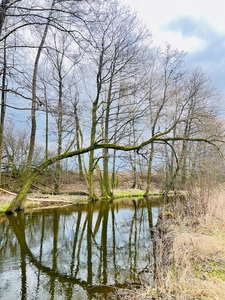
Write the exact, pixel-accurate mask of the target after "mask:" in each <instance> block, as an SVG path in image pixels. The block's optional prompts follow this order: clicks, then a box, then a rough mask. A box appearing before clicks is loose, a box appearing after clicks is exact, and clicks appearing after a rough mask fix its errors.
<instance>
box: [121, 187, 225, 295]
mask: <svg viewBox="0 0 225 300" xmlns="http://www.w3.org/2000/svg"><path fill="white" fill-rule="evenodd" d="M167 210H169V211H170V212H171V214H169V215H170V217H169V218H167V217H166V215H165V218H164V219H163V220H161V221H162V222H160V224H159V226H160V227H159V228H160V230H159V231H158V235H157V237H156V245H157V246H156V251H157V257H158V259H157V261H156V273H155V282H154V284H153V285H152V286H148V285H145V284H144V285H143V286H142V288H141V289H138V290H135V291H132V293H130V292H128V293H127V295H126V297H125V298H124V295H123V296H120V295H118V298H117V299H127V300H128V299H129V300H134V299H138V300H150V299H165V300H172V299H176V300H202V299H215V300H216V299H217V300H224V299H225V189H223V188H221V189H220V190H216V189H212V188H211V189H209V188H207V187H206V186H205V187H202V188H201V189H199V188H198V189H197V188H192V189H190V191H189V195H188V196H187V198H186V199H185V200H183V201H180V200H177V201H175V202H174V203H172V204H170V205H169V206H168V207H167ZM171 215H172V217H171Z"/></svg>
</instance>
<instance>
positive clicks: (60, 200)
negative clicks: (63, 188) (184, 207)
mask: <svg viewBox="0 0 225 300" xmlns="http://www.w3.org/2000/svg"><path fill="white" fill-rule="evenodd" d="M144 193H145V191H144V190H141V189H124V190H122V189H117V190H114V196H115V199H122V198H135V197H137V198H140V197H143V195H144ZM15 196H16V194H15V193H12V192H9V191H6V190H4V189H0V213H4V212H5V211H6V210H7V208H8V207H9V205H10V203H11V202H12V200H13V198H14V197H15ZM151 196H154V197H155V196H162V193H160V191H157V190H155V191H154V192H153V193H152V194H151ZM88 201H89V200H88V194H87V193H86V192H82V193H62V194H59V195H54V194H42V193H30V194H29V195H28V197H27V200H26V203H25V210H30V209H33V210H34V209H35V210H37V209H42V208H48V207H49V208H52V207H57V206H66V205H73V204H76V203H88Z"/></svg>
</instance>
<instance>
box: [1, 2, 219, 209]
mask: <svg viewBox="0 0 225 300" xmlns="http://www.w3.org/2000/svg"><path fill="white" fill-rule="evenodd" d="M0 6H1V7H0V43H1V54H0V64H1V67H0V80H1V89H0V93H1V112H0V113H1V115H0V166H1V172H0V174H1V175H2V176H1V177H4V178H5V176H6V174H7V176H8V178H12V179H13V180H15V178H16V179H17V180H18V181H17V182H18V183H19V192H18V195H17V196H16V198H15V199H14V200H15V201H13V203H12V205H11V207H10V209H9V211H13V210H19V209H22V208H23V206H24V201H25V198H26V195H27V192H28V191H29V189H30V186H31V184H32V183H33V181H34V180H36V178H37V177H38V175H39V174H42V175H43V173H45V174H48V172H49V174H51V176H52V178H53V182H54V186H53V190H54V193H55V194H57V193H60V189H61V186H62V184H61V182H62V176H63V175H65V172H71V171H72V172H75V173H76V174H78V175H79V180H83V181H84V183H85V184H86V187H87V191H88V195H89V198H90V199H91V200H96V199H98V198H99V196H98V195H96V191H95V189H96V186H97V182H98V187H99V189H100V190H101V196H102V197H103V198H104V199H108V198H112V197H113V190H114V189H115V188H116V187H117V186H118V174H120V173H121V172H124V173H127V172H128V173H129V174H132V185H131V187H133V188H135V187H138V186H139V184H140V182H139V180H138V179H139V178H140V174H141V176H143V177H142V178H145V195H146V196H147V195H149V194H150V193H151V191H152V177H153V176H157V178H160V182H161V186H162V187H163V189H164V190H171V189H173V190H174V189H184V188H185V186H186V185H187V184H190V183H191V182H197V181H198V179H199V178H202V177H207V178H209V179H211V180H212V181H219V182H222V181H224V160H223V153H224V149H223V142H224V107H223V95H221V93H220V92H219V91H218V90H217V89H216V88H215V87H214V86H213V85H212V83H211V81H210V78H208V76H207V74H205V73H204V72H202V70H201V68H200V67H198V68H196V69H190V68H189V67H188V66H187V65H186V60H185V57H186V53H184V52H182V51H178V50H177V49H174V48H173V47H172V46H171V45H168V44H166V45H165V47H164V48H162V47H156V46H153V44H152V39H153V36H152V33H151V31H150V29H149V28H147V27H146V26H145V24H143V23H142V22H141V20H139V19H138V17H137V15H136V13H134V12H132V11H131V10H130V8H129V7H127V6H123V5H121V3H120V2H119V1H117V0H106V1H102V0H99V1H98V2H97V3H96V1H92V0H83V1H82V0H79V1H78V0H77V1H72V0H68V1H60V0H52V1H36V0H33V1H24V0H3V1H1V5H0ZM1 177H0V184H1V186H2V185H3V178H1ZM96 178H97V180H96ZM74 185H75V186H76V182H74ZM17 188H18V185H17Z"/></svg>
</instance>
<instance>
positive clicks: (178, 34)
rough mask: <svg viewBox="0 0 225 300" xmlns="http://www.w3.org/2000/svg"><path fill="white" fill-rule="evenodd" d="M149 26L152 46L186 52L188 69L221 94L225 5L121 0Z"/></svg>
mask: <svg viewBox="0 0 225 300" xmlns="http://www.w3.org/2000/svg"><path fill="white" fill-rule="evenodd" d="M121 2H123V3H125V4H127V5H129V6H130V7H131V8H133V9H134V10H136V11H137V12H138V15H139V17H140V18H141V19H142V20H143V21H144V22H145V23H146V24H147V25H148V26H149V28H150V30H151V31H152V34H153V40H154V43H155V44H156V45H162V46H163V45H165V43H169V44H171V45H172V46H173V47H174V48H177V49H179V50H184V51H187V52H188V54H187V62H188V66H190V67H195V66H201V67H202V69H203V71H205V72H206V73H207V74H208V75H209V76H210V77H211V78H212V81H213V84H214V85H215V86H216V87H217V88H218V89H219V90H221V91H223V93H224V94H225V18H224V12H225V1H224V0H214V1H205V0H204V1H203V0H195V1H193V0H189V1H186V0H170V1H168V0H157V1H153V0H121Z"/></svg>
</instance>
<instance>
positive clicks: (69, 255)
mask: <svg viewBox="0 0 225 300" xmlns="http://www.w3.org/2000/svg"><path fill="white" fill-rule="evenodd" d="M160 210H161V209H160V205H159V201H152V200H146V199H138V200H118V201H113V202H111V203H110V202H98V203H90V204H80V205H74V206H70V207H67V208H56V209H45V210H42V211H39V212H37V211H33V212H26V213H19V214H18V215H17V216H3V217H2V218H1V217H0V233H1V239H0V299H1V300H8V299H23V300H34V299H40V300H45V299H46V300H49V299H51V300H58V299H60V300H61V299H62V300H63V299H65V300H70V299H76V300H81V299H82V300H85V299H88V300H92V299H93V300H94V299H109V295H111V293H113V292H114V291H115V288H126V287H128V286H131V285H132V284H135V285H138V284H140V281H151V280H152V273H153V264H154V255H153V254H154V253H153V252H154V251H153V250H154V246H153V242H152V239H153V238H154V231H152V230H151V229H152V228H153V227H154V226H155V224H156V221H157V216H158V213H159V211H160Z"/></svg>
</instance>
